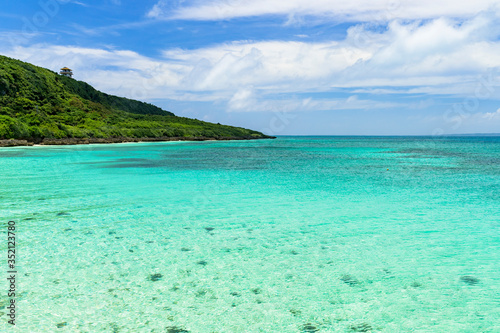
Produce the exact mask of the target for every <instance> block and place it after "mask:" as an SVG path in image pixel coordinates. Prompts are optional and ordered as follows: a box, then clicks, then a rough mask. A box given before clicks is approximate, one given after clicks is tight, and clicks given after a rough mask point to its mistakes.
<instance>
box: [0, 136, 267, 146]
mask: <svg viewBox="0 0 500 333" xmlns="http://www.w3.org/2000/svg"><path fill="white" fill-rule="evenodd" d="M261 139H276V137H274V136H265V137H251V136H249V137H237V136H236V137H216V138H213V137H158V138H129V137H118V138H85V139H82V138H64V139H43V140H41V141H40V142H33V141H28V140H19V139H8V140H0V147H31V146H72V145H88V144H109V143H139V142H168V141H227V140H231V141H232V140H261Z"/></svg>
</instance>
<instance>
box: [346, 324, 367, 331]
mask: <svg viewBox="0 0 500 333" xmlns="http://www.w3.org/2000/svg"><path fill="white" fill-rule="evenodd" d="M349 330H350V331H351V332H370V331H372V330H373V327H372V326H371V325H370V324H368V323H360V324H354V325H351V326H349Z"/></svg>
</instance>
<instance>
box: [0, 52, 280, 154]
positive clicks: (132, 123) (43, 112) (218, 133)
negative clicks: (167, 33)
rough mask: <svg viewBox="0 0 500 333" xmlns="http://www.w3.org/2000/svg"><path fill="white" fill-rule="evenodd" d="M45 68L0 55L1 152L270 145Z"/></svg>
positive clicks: (65, 71) (66, 72)
mask: <svg viewBox="0 0 500 333" xmlns="http://www.w3.org/2000/svg"><path fill="white" fill-rule="evenodd" d="M60 73H61V75H59V74H58V73H55V72H53V71H50V70H48V69H45V68H41V67H38V66H34V65H32V64H29V63H26V62H22V61H19V60H15V59H11V58H8V57H5V56H1V55H0V147H10V146H29V145H34V144H42V145H68V144H87V143H116V142H144V141H146V142H151V141H174V140H175V141H177V140H189V141H201V140H250V139H270V138H274V137H271V136H267V135H265V134H262V133H260V132H257V131H253V130H249V129H245V128H241V127H232V126H226V125H220V124H213V123H209V122H204V121H200V120H196V119H190V118H184V117H177V116H175V115H174V114H173V113H171V112H169V111H165V110H162V109H161V108H159V107H157V106H155V105H152V104H149V103H144V102H140V101H136V100H132V99H128V98H123V97H117V96H112V95H108V94H105V93H103V92H100V91H98V90H96V89H94V88H93V87H92V86H90V85H89V84H87V83H85V82H82V81H77V80H74V79H72V78H71V76H72V75H73V72H72V70H71V69H69V68H67V67H63V68H62V69H61V72H60Z"/></svg>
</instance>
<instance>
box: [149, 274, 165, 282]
mask: <svg viewBox="0 0 500 333" xmlns="http://www.w3.org/2000/svg"><path fill="white" fill-rule="evenodd" d="M162 277H163V275H162V274H160V273H155V274H150V275H149V276H148V280H149V281H153V282H156V281H160V280H161V278H162Z"/></svg>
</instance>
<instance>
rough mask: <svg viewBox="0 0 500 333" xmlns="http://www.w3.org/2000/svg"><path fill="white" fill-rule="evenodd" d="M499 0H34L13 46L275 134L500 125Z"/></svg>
mask: <svg viewBox="0 0 500 333" xmlns="http://www.w3.org/2000/svg"><path fill="white" fill-rule="evenodd" d="M499 23H500V1H499V0H476V1H474V2H470V3H467V4H457V3H456V2H454V1H451V0H421V1H418V2H417V1H408V0H350V1H334V0H288V1H283V0H253V1H246V0H204V1H199V0H174V1H166V0H145V1H126V0H101V1H97V0H95V1H94V0H91V1H86V0H41V1H34V0H24V1H18V2H13V1H4V3H3V4H2V8H1V9H0V54H3V55H7V56H10V57H13V58H16V59H20V60H23V61H28V62H31V63H34V64H36V65H39V66H42V67H46V68H49V69H51V70H54V71H57V70H58V69H59V68H61V67H63V66H68V67H70V68H72V69H73V70H74V73H75V78H76V79H78V80H83V81H86V82H88V83H90V84H92V85H93V86H94V87H96V88H97V89H99V90H101V91H104V92H107V93H110V94H115V95H119V96H125V97H129V98H134V99H139V100H143V101H147V102H150V103H153V104H155V105H158V106H160V107H162V108H164V109H166V110H170V111H172V112H174V113H175V114H177V115H180V116H185V117H192V118H198V119H202V120H206V121H211V122H220V123H225V124H229V125H236V126H242V127H247V128H252V129H256V130H260V131H264V132H266V133H267V134H274V135H295V134H298V135H308V134H309V135H310V134H312V135H349V134H353V135H446V134H457V133H498V132H500V38H499V37H500V24H499Z"/></svg>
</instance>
